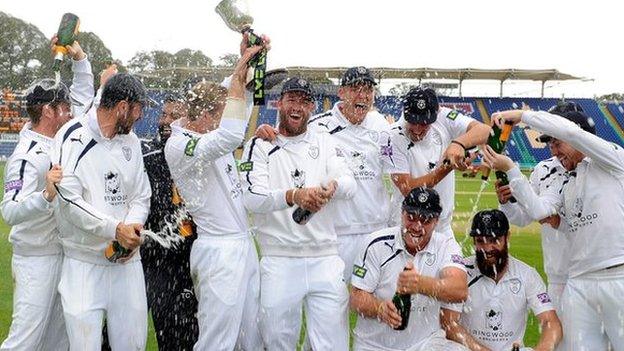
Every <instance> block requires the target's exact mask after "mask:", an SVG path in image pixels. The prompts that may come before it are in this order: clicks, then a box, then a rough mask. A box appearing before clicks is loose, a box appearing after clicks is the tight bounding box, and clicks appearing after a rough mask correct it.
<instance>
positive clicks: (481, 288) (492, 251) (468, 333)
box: [442, 210, 562, 351]
mask: <svg viewBox="0 0 624 351" xmlns="http://www.w3.org/2000/svg"><path fill="white" fill-rule="evenodd" d="M470 236H472V237H473V239H474V245H475V250H476V255H475V256H472V257H470V258H468V259H467V260H466V261H467V262H466V268H467V269H468V276H467V278H468V289H469V293H468V300H467V301H466V302H465V303H464V304H463V308H462V307H461V306H456V307H459V308H450V309H448V310H446V311H444V313H443V315H442V325H443V326H444V328H445V329H446V331H447V336H448V337H449V339H451V340H455V341H457V342H459V343H462V344H463V345H465V346H467V347H468V348H470V350H472V351H480V350H492V351H510V350H511V349H512V347H513V345H514V344H517V345H519V346H522V345H523V339H524V331H525V329H526V321H527V317H528V310H529V309H531V311H533V314H534V315H535V316H536V317H537V319H538V320H539V322H540V331H541V336H540V339H539V342H538V343H537V346H536V347H535V348H534V350H536V351H545V350H549V351H552V350H554V349H555V346H556V345H557V343H558V342H559V341H560V340H561V336H562V331H561V323H560V322H559V318H558V317H557V313H556V312H555V308H554V307H553V304H552V302H551V300H550V296H549V295H548V292H546V286H545V285H544V282H543V281H542V278H541V277H540V276H539V274H538V273H537V271H536V270H535V268H533V267H530V266H529V265H527V264H526V263H524V262H522V261H520V260H518V259H516V258H514V257H512V256H510V255H509V253H508V247H509V221H508V220H507V217H506V216H505V214H504V213H503V212H501V211H500V210H483V211H480V212H478V213H477V214H476V215H475V216H474V218H473V220H472V228H471V230H470Z"/></svg>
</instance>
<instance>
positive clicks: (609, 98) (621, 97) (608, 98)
mask: <svg viewBox="0 0 624 351" xmlns="http://www.w3.org/2000/svg"><path fill="white" fill-rule="evenodd" d="M596 100H597V101H600V102H604V103H607V102H622V101H624V94H622V93H611V94H606V95H602V96H599V97H597V98H596Z"/></svg>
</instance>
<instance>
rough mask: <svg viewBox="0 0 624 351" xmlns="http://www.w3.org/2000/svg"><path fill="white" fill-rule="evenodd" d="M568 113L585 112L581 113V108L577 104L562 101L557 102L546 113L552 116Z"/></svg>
mask: <svg viewBox="0 0 624 351" xmlns="http://www.w3.org/2000/svg"><path fill="white" fill-rule="evenodd" d="M570 111H576V112H585V111H583V108H582V107H581V105H579V104H577V103H576V102H573V101H563V100H561V101H557V104H556V105H555V106H553V107H551V108H549V109H548V112H550V113H554V114H559V113H565V112H570Z"/></svg>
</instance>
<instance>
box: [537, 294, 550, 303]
mask: <svg viewBox="0 0 624 351" xmlns="http://www.w3.org/2000/svg"><path fill="white" fill-rule="evenodd" d="M537 299H538V300H539V302H541V303H550V302H551V300H550V296H549V295H548V293H546V292H543V293H541V294H537Z"/></svg>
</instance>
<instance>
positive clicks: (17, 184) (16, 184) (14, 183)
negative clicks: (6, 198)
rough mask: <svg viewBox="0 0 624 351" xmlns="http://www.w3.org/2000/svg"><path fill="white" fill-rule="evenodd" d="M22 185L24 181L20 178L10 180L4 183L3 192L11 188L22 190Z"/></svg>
mask: <svg viewBox="0 0 624 351" xmlns="http://www.w3.org/2000/svg"><path fill="white" fill-rule="evenodd" d="M22 186H24V181H23V180H21V179H16V180H10V181H8V182H6V183H4V192H5V193H8V192H9V191H11V190H22Z"/></svg>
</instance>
